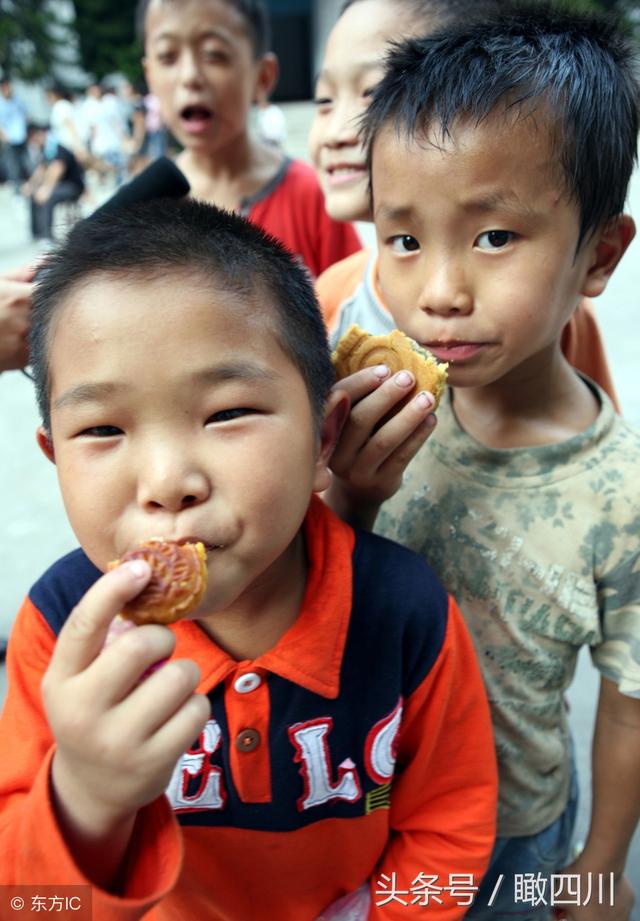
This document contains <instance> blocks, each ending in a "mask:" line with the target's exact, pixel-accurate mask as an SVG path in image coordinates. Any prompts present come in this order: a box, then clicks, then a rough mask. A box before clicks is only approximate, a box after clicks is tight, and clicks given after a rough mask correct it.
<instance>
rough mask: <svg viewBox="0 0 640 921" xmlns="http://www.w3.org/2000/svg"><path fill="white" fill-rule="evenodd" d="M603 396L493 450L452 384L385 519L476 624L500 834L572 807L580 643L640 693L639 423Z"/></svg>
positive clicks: (526, 830) (526, 829) (536, 827)
mask: <svg viewBox="0 0 640 921" xmlns="http://www.w3.org/2000/svg"><path fill="white" fill-rule="evenodd" d="M593 386H594V387H595V385H593ZM598 396H599V398H600V402H601V411H600V413H599V416H598V418H597V420H596V421H595V422H594V424H593V425H592V426H591V427H590V428H588V429H587V430H586V431H584V432H582V433H581V434H580V435H578V436H576V437H574V438H571V439H569V440H568V441H565V442H562V443H559V444H554V445H549V446H542V447H535V448H527V449H513V450H491V449H488V448H485V447H484V446H482V445H481V444H479V443H478V442H476V441H474V440H473V439H472V438H470V437H469V436H468V435H467V434H466V433H465V432H464V431H463V430H462V429H461V428H460V426H459V424H458V422H457V420H456V418H455V415H454V413H453V409H452V398H451V392H449V394H448V395H447V397H446V398H445V399H444V400H443V402H442V405H441V407H440V410H439V423H438V428H437V429H436V432H435V434H434V435H433V436H432V437H431V438H430V440H429V441H428V442H427V444H426V446H425V447H424V448H423V449H422V451H421V452H420V453H419V455H418V456H417V457H416V458H415V460H414V461H413V462H412V463H411V465H410V466H409V468H408V469H407V471H406V474H405V480H404V483H403V486H402V488H401V490H400V491H399V493H398V494H397V495H396V496H394V497H393V499H391V500H390V501H389V502H387V503H386V504H385V506H384V508H383V510H382V512H381V514H380V517H379V519H378V523H377V525H376V530H377V531H378V532H379V533H380V534H384V535H385V536H386V537H390V538H393V539H395V540H397V541H399V542H400V543H402V544H405V545H406V546H407V547H411V548H412V549H413V550H416V551H417V552H418V553H420V554H422V555H423V556H424V557H425V558H426V559H427V560H428V562H429V563H430V564H431V566H432V567H433V568H434V569H435V570H436V572H437V573H438V575H439V576H440V578H441V579H442V581H443V583H444V584H445V586H446V587H447V588H448V589H449V591H450V592H451V594H452V595H453V596H454V597H455V598H456V599H457V601H458V603H459V605H460V608H461V610H462V613H463V614H464V616H465V619H466V622H467V625H468V626H469V628H470V631H471V634H472V636H473V638H474V642H475V646H476V650H477V653H478V658H479V660H480V665H481V667H482V669H483V673H484V677H485V680H486V685H487V689H488V694H489V699H490V702H491V707H492V712H493V719H494V729H495V739H496V747H497V752H498V761H499V766H500V808H499V821H498V833H499V834H500V835H509V836H512V835H529V834H535V833H536V832H538V831H540V830H541V829H543V828H545V827H546V826H547V825H549V824H550V823H551V822H553V821H554V820H555V819H556V818H557V817H558V816H559V815H560V813H561V812H562V810H563V809H564V806H565V804H566V801H567V796H568V787H569V765H570V755H569V734H568V728H567V719H566V715H565V707H564V702H563V694H564V691H565V689H566V688H567V686H568V685H569V683H570V682H571V679H572V677H573V674H574V669H575V664H576V657H577V654H578V651H579V649H580V647H581V646H582V645H584V644H588V645H589V646H590V647H591V651H592V656H593V660H594V662H595V664H596V665H597V667H598V668H599V669H600V671H601V673H602V674H603V675H605V676H606V677H607V678H610V679H611V680H612V681H614V682H615V683H616V684H617V685H618V686H619V689H620V691H621V692H622V693H624V694H628V695H630V696H632V697H640V477H639V472H640V433H638V432H636V431H635V430H633V429H632V428H631V427H630V426H629V425H627V424H626V423H625V422H623V421H622V420H621V419H620V418H619V417H618V416H616V414H615V412H614V411H613V407H612V406H611V403H610V402H609V400H608V398H607V397H606V396H605V395H604V393H603V392H602V391H600V390H598Z"/></svg>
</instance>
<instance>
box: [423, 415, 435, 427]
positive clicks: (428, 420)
mask: <svg viewBox="0 0 640 921" xmlns="http://www.w3.org/2000/svg"><path fill="white" fill-rule="evenodd" d="M437 422H438V420H437V418H436V417H435V416H434V415H433V413H431V415H429V416H427V418H426V419H425V420H424V424H425V425H426V426H427V428H428V429H434V428H435V427H436V425H437Z"/></svg>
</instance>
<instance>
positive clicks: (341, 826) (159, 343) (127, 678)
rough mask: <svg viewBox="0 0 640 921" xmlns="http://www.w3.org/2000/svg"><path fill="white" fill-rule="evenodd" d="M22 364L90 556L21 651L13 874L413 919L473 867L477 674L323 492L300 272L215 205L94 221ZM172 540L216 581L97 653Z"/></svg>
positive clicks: (237, 910) (491, 810) (404, 571)
mask: <svg viewBox="0 0 640 921" xmlns="http://www.w3.org/2000/svg"><path fill="white" fill-rule="evenodd" d="M31 366H32V368H33V373H34V377H35V380H36V387H37V392H38V401H39V405H40V410H41V413H42V417H43V425H42V428H41V429H40V431H39V436H38V440H39V443H40V446H41V447H42V449H43V450H44V452H45V454H46V456H47V457H48V458H49V459H50V460H52V461H53V462H54V463H55V464H56V469H57V473H58V479H59V483H60V487H61V491H62V493H63V496H64V499H65V507H66V509H67V512H68V514H69V518H70V521H71V524H72V527H73V528H74V531H75V533H76V535H77V537H78V540H79V542H80V544H81V547H82V549H78V550H76V551H74V552H73V553H71V554H69V555H68V556H66V557H64V558H63V559H61V560H60V561H58V563H56V564H55V565H54V566H53V567H52V568H51V569H50V570H49V571H48V572H47V573H45V574H44V576H42V577H41V578H40V579H39V580H38V582H37V583H36V584H35V586H34V587H33V589H32V591H31V592H30V595H29V598H28V599H27V600H25V602H24V605H23V606H22V608H21V611H20V613H19V614H18V618H17V620H16V623H15V626H14V630H13V633H12V635H11V640H10V643H9V652H8V671H9V683H8V687H9V690H8V695H7V700H6V704H5V708H4V712H3V714H2V718H1V719H0V748H1V750H2V751H3V753H4V757H3V758H2V759H1V761H0V853H1V854H2V870H3V881H4V882H5V883H14V884H27V883H38V882H40V883H41V882H42V881H43V880H52V879H55V881H56V882H57V883H67V884H74V883H77V884H80V883H85V884H86V883H87V881H88V882H90V883H91V885H92V888H93V893H92V895H93V900H92V905H93V912H94V918H95V919H96V921H107V919H108V921H119V919H122V921H133V919H138V918H142V917H144V918H145V919H148V921H161V919H176V918H180V919H185V921H186V919H192V918H193V919H198V921H208V919H212V921H219V919H220V918H233V919H238V921H276V919H277V921H314V919H316V918H318V916H319V915H320V914H321V912H323V910H324V909H325V908H326V907H327V906H328V905H330V904H331V903H333V902H334V901H336V900H339V899H341V898H342V897H344V896H346V895H347V894H348V893H351V892H353V891H357V890H358V889H360V887H363V886H364V887H366V888H365V895H366V896H367V900H369V892H370V893H371V902H372V903H374V902H375V901H376V900H379V901H384V902H385V905H384V907H379V908H378V907H376V906H375V905H373V904H372V907H371V908H370V909H367V910H366V912H365V913H366V916H367V917H368V918H369V919H383V918H384V919H397V921H402V919H405V918H408V917H411V918H414V917H418V916H419V917H421V918H422V917H423V916H424V906H423V905H420V904H419V897H418V900H417V901H416V902H415V903H413V904H411V905H410V906H407V905H404V904H399V903H395V904H394V903H393V900H389V899H388V897H387V894H386V890H388V888H389V886H390V885H392V882H391V881H392V880H396V879H397V880H398V881H401V882H402V886H403V888H405V889H407V888H408V887H409V886H411V885H414V884H415V887H416V891H417V892H420V880H421V876H422V875H423V874H424V873H425V872H426V870H428V872H429V873H432V874H438V875H439V876H440V878H441V879H443V880H448V879H449V875H450V874H452V875H453V874H457V875H458V876H459V875H460V874H465V875H466V879H467V883H468V885H469V886H473V885H477V884H478V883H479V880H480V877H481V876H482V873H483V871H484V868H485V866H486V863H487V860H488V857H489V853H490V851H491V847H492V843H493V837H494V825H495V807H496V774H495V757H494V749H493V739H492V735H491V728H490V721H489V713H488V706H487V702H486V697H485V694H484V689H483V687H482V679H481V677H480V672H479V668H478V664H477V662H476V659H475V654H474V652H473V647H472V644H471V641H470V638H469V636H468V634H467V632H466V629H465V627H464V624H463V623H462V619H461V617H460V614H459V611H458V609H457V607H456V604H455V602H454V601H453V600H452V599H451V598H450V597H449V596H448V595H447V593H446V592H445V591H444V590H443V589H442V587H441V586H440V584H439V583H438V582H437V580H435V579H434V578H433V576H432V574H431V571H430V569H429V567H428V566H427V564H426V563H424V561H423V560H421V559H420V558H419V557H418V556H416V555H415V554H412V553H410V552H409V551H407V550H405V549H404V548H402V547H399V546H398V545H395V544H392V543H390V542H389V541H385V540H383V539H381V538H379V537H376V536H374V535H371V534H367V533H366V532H356V531H354V530H353V529H352V528H351V527H350V526H349V525H347V524H345V523H344V522H342V521H340V520H339V519H338V518H337V517H335V516H334V514H333V513H332V512H331V511H330V510H329V509H328V507H327V506H326V505H324V503H323V502H322V501H321V500H320V499H319V498H318V497H317V496H315V495H314V494H315V493H316V492H319V491H323V490H325V489H326V488H327V486H328V484H329V481H330V479H331V475H330V473H329V471H328V467H327V464H328V462H329V457H330V455H331V451H332V448H333V445H334V443H335V439H336V437H337V435H338V432H339V429H340V425H341V423H342V421H343V420H344V416H345V414H346V412H347V409H348V406H347V400H346V396H345V394H344V393H342V392H341V391H339V390H338V391H335V392H333V393H331V396H328V395H329V392H330V388H331V385H332V383H333V378H334V374H333V368H332V365H331V359H330V355H329V349H328V343H327V339H326V333H325V329H324V325H323V323H322V318H321V316H320V312H319V309H318V305H317V302H316V300H315V296H314V293H313V289H312V286H311V282H310V280H309V278H308V272H307V271H306V270H305V269H304V267H302V266H301V265H300V264H299V263H298V261H297V260H295V259H294V258H293V257H292V256H291V255H289V254H288V253H287V252H286V251H285V250H284V248H283V247H282V246H280V245H279V244H277V243H275V241H273V240H272V239H271V238H269V237H267V236H266V235H265V234H263V233H262V231H260V230H259V228H256V227H254V226H252V225H251V224H249V223H248V222H246V221H245V220H243V219H242V218H240V217H238V216H236V215H233V214H230V213H226V212H222V211H219V210H218V209H215V208H213V207H211V206H210V205H205V204H202V203H197V202H193V201H184V202H182V203H174V202H167V201H161V202H152V203H147V204H145V205H139V206H138V207H132V208H129V209H122V210H121V211H118V212H113V213H111V214H109V213H103V214H101V215H98V216H94V217H93V218H92V219H91V220H90V221H86V222H85V223H84V224H83V225H81V226H77V227H76V228H75V229H74V230H73V231H72V232H71V234H70V236H69V238H68V240H67V242H66V244H65V246H64V247H63V248H62V249H61V251H60V252H59V253H57V254H54V255H53V256H52V257H51V259H50V261H49V262H48V263H47V265H46V267H45V268H44V270H43V271H42V274H41V276H40V277H39V281H38V285H37V288H36V293H35V296H34V306H33V330H32V337H31ZM152 536H156V537H157V536H161V537H165V538H172V539H175V540H178V541H181V540H182V541H184V540H187V539H191V540H201V541H202V542H203V543H204V544H205V546H206V549H207V568H208V571H209V576H210V578H209V581H208V586H207V588H206V592H205V594H204V597H203V599H202V601H201V602H200V603H199V605H198V607H196V608H195V610H194V611H193V612H192V613H191V614H190V615H189V616H188V618H187V619H184V620H180V621H178V622H176V623H173V624H172V625H171V627H166V626H159V625H155V624H150V625H148V626H142V627H138V628H135V629H132V630H131V631H129V632H128V633H125V634H123V635H120V636H119V637H118V638H117V639H115V640H114V642H113V643H112V644H111V645H109V646H108V647H107V648H106V649H104V650H103V643H104V640H105V637H106V634H107V631H108V628H109V624H110V623H111V621H112V620H113V618H114V617H115V616H116V614H117V613H118V612H119V611H120V610H121V609H122V605H123V604H124V603H125V602H126V601H127V600H129V599H132V598H133V597H134V596H136V595H138V594H139V593H140V592H141V591H142V590H143V589H144V587H145V585H146V584H147V582H148V580H149V576H150V571H149V567H148V565H147V564H145V563H142V564H141V567H138V568H134V566H133V565H132V564H131V563H125V564H123V565H120V566H118V567H116V568H115V569H114V570H113V571H110V572H108V573H107V574H106V575H103V573H104V572H105V571H106V569H107V566H108V563H109V562H110V561H111V560H114V559H117V558H120V557H122V555H123V554H124V553H125V551H127V550H131V549H133V548H134V547H136V545H137V544H138V543H139V542H140V541H141V540H144V539H147V538H150V537H152ZM167 658H169V661H168V662H167V661H163V664H162V665H161V666H160V667H159V668H158V669H157V670H155V671H154V672H153V673H152V674H150V675H149V677H147V678H146V679H145V680H143V681H142V682H141V680H140V679H141V677H142V676H143V674H144V673H145V672H147V669H148V667H149V666H150V665H151V664H152V663H157V662H158V661H159V660H166V659H167ZM41 685H42V693H41ZM194 740H196V741H195V742H194ZM425 868H426V869H425ZM385 879H386V880H387V882H386V883H385ZM380 892H381V895H380V894H379V893H380ZM465 904H466V905H468V904H469V901H468V900H467V901H466V902H465V901H464V900H462V901H461V900H457V899H456V898H455V896H454V893H453V892H452V893H451V894H449V893H443V895H442V901H441V903H440V904H439V905H438V904H435V905H433V907H431V906H430V907H429V917H433V918H434V919H437V921H458V919H460V918H462V917H463V915H464V912H465V910H466V909H465ZM154 906H155V907H154Z"/></svg>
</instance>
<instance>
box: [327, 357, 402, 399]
mask: <svg viewBox="0 0 640 921" xmlns="http://www.w3.org/2000/svg"><path fill="white" fill-rule="evenodd" d="M390 374H391V371H390V370H389V368H388V367H387V365H375V366H374V367H372V368H363V369H362V371H356V373H355V374H350V375H349V376H348V377H343V378H342V379H341V380H339V381H337V382H336V384H335V385H334V389H337V388H339V389H340V390H344V392H345V393H346V394H347V396H348V397H349V401H350V403H351V405H353V404H354V403H357V402H358V401H359V400H361V399H362V398H363V397H366V396H367V395H368V394H370V393H371V392H372V391H373V390H375V389H376V388H377V387H379V386H380V384H382V383H384V381H386V380H387V379H388V378H389V376H390Z"/></svg>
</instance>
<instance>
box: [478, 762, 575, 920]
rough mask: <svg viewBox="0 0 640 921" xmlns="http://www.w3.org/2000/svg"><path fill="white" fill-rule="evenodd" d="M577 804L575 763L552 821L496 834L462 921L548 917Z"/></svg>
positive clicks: (569, 841)
mask: <svg viewBox="0 0 640 921" xmlns="http://www.w3.org/2000/svg"><path fill="white" fill-rule="evenodd" d="M577 807H578V780H577V773H576V769H575V764H573V766H572V772H571V787H570V790H569V801H568V803H567V807H566V809H565V811H564V812H563V813H562V815H561V816H560V817H559V818H558V819H556V821H555V822H553V823H552V824H551V825H549V827H548V828H545V829H543V830H542V831H541V832H539V833H538V834H536V835H528V836H525V837H521V838H497V839H496V845H495V848H494V851H493V854H492V857H491V863H490V865H489V869H488V870H487V873H486V875H485V877H484V879H483V881H482V883H481V885H480V888H479V889H478V892H477V894H476V898H475V900H474V903H473V906H472V907H471V908H470V909H469V911H468V912H467V914H466V915H465V921H550V919H551V918H552V912H551V906H550V898H551V888H550V885H551V884H550V882H549V877H550V876H551V875H552V874H554V873H560V872H561V870H562V868H563V867H565V866H566V865H567V864H568V863H569V855H570V848H571V838H572V835H573V829H574V825H575V819H576V813H577Z"/></svg>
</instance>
